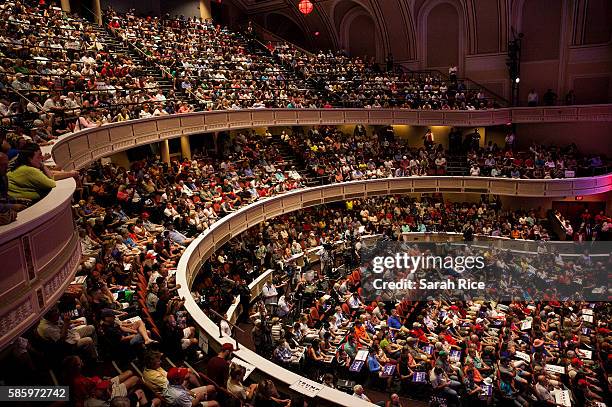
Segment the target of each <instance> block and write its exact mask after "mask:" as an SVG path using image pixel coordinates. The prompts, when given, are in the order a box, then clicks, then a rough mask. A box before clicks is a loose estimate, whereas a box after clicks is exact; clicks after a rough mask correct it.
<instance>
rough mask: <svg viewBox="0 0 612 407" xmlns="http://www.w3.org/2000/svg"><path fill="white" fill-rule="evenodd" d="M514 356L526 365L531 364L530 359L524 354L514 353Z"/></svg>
mask: <svg viewBox="0 0 612 407" xmlns="http://www.w3.org/2000/svg"><path fill="white" fill-rule="evenodd" d="M515 355H516V357H517V358H519V359H522V360H524V361H525V362H527V363H531V357H530V356H529V355H528V354H526V353H525V352H521V351H516V353H515Z"/></svg>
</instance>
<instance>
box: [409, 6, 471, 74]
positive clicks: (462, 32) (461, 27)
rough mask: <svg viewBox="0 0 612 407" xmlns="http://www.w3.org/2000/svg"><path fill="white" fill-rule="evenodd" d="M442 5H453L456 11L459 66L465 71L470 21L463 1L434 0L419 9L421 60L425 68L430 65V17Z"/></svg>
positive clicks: (460, 70) (445, 28)
mask: <svg viewBox="0 0 612 407" xmlns="http://www.w3.org/2000/svg"><path fill="white" fill-rule="evenodd" d="M439 6H442V7H445V6H446V7H448V6H450V7H452V8H453V9H454V11H455V13H456V22H457V25H456V37H457V59H456V62H457V67H458V68H459V72H460V73H462V72H463V71H464V66H465V55H466V45H467V44H468V38H467V36H468V33H467V29H466V28H467V27H468V23H467V21H466V15H467V13H466V12H465V10H464V6H463V2H457V1H454V0H432V1H427V2H424V3H423V6H422V7H421V8H420V9H419V12H418V17H417V24H418V57H419V60H420V61H421V66H422V67H423V68H426V67H429V66H430V64H429V63H428V53H430V52H431V51H428V42H429V38H428V32H429V28H430V27H428V26H429V21H428V20H429V17H430V14H431V12H432V11H433V10H435V9H436V8H438V7H439ZM447 24H448V22H447ZM447 28H448V25H447V26H442V27H441V29H442V30H443V31H446V30H447Z"/></svg>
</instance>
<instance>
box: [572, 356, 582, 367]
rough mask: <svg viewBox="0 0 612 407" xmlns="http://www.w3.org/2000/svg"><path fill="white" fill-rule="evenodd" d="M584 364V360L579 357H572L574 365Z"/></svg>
mask: <svg viewBox="0 0 612 407" xmlns="http://www.w3.org/2000/svg"><path fill="white" fill-rule="evenodd" d="M583 364H584V362H583V361H582V360H580V359H578V358H573V359H572V365H578V366H582V365H583Z"/></svg>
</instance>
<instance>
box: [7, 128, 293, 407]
mask: <svg viewBox="0 0 612 407" xmlns="http://www.w3.org/2000/svg"><path fill="white" fill-rule="evenodd" d="M218 143H219V144H218V146H217V147H218V149H219V150H218V151H219V152H220V156H219V157H220V158H215V157H211V156H207V155H202V154H201V155H195V156H194V158H193V159H192V160H184V161H181V162H173V163H171V164H170V165H166V164H162V163H159V162H156V161H146V160H143V161H138V162H135V163H133V165H132V166H131V168H130V169H125V168H122V167H118V166H116V165H114V164H101V163H98V164H96V165H94V166H92V167H91V168H90V169H88V171H87V172H86V173H85V174H84V175H83V179H82V183H81V186H82V189H81V190H80V191H78V193H80V194H81V195H82V199H81V200H80V201H79V202H78V204H76V205H75V206H74V212H75V217H76V218H75V223H76V225H77V228H78V231H79V236H80V239H81V249H82V255H83V257H82V261H81V265H80V270H79V272H78V277H77V279H76V280H75V281H74V282H73V283H72V284H71V285H70V286H69V289H68V292H67V293H66V294H65V295H64V296H63V297H62V299H61V300H60V302H59V304H58V306H57V307H54V308H53V309H52V310H51V311H49V312H48V313H47V314H46V315H45V316H44V318H43V319H42V320H41V322H40V324H39V325H38V327H37V328H36V329H35V330H34V332H32V333H31V334H30V335H27V336H24V337H21V338H19V339H18V340H16V341H15V342H14V344H13V347H14V356H15V358H14V360H13V362H14V363H15V366H16V368H17V369H18V374H16V375H15V377H13V378H10V377H7V378H6V380H9V381H11V380H14V381H15V383H19V382H20V380H21V381H22V383H30V382H32V380H34V381H35V380H39V379H41V377H42V376H41V375H42V374H43V373H44V368H46V367H49V368H52V369H57V372H58V375H57V377H58V380H59V381H60V382H61V383H62V384H65V385H69V386H70V388H71V395H73V397H74V401H75V403H76V405H85V406H94V405H109V403H111V401H112V402H113V403H115V402H117V403H118V402H119V401H120V400H122V399H121V397H124V396H128V397H129V398H130V399H131V400H132V402H131V403H132V404H131V405H136V404H135V403H136V402H138V403H140V405H154V406H155V405H159V404H160V402H162V401H163V402H165V403H167V405H175V406H179V405H180V406H184V405H187V404H186V400H187V401H189V403H191V402H194V403H199V402H204V405H208V406H217V405H224V406H225V405H240V404H239V402H240V401H239V400H238V398H237V397H236V396H233V395H232V393H231V392H228V391H227V389H234V390H236V389H237V388H238V387H239V386H238V382H237V380H239V375H237V373H238V372H235V373H236V374H233V376H232V378H233V379H232V381H231V382H228V377H224V369H225V368H226V367H227V369H228V372H227V373H229V364H228V365H227V366H226V365H225V363H227V362H224V361H225V360H226V359H228V358H229V356H230V355H231V350H229V349H226V348H224V350H223V352H225V356H224V357H223V358H221V359H219V358H212V359H211V361H210V362H209V363H208V365H207V367H206V369H203V370H205V371H206V373H207V375H209V376H207V375H201V374H200V372H201V370H200V369H198V370H191V369H190V368H189V365H185V366H186V367H185V368H183V367H170V366H168V364H169V363H171V361H168V360H166V359H164V357H166V356H167V357H169V358H172V359H173V360H175V361H177V362H178V361H182V360H190V361H192V362H198V363H200V364H202V363H204V362H202V361H201V359H202V358H203V355H202V354H201V352H199V348H198V346H197V345H198V340H197V337H196V336H195V329H194V328H193V326H192V325H191V323H190V321H189V317H188V315H186V312H185V310H184V308H183V300H182V299H180V298H178V297H177V289H178V288H180V286H178V285H177V284H176V282H175V280H174V271H175V268H176V264H177V262H178V259H179V258H180V256H181V254H182V252H183V250H184V248H185V247H186V246H187V245H188V244H189V243H190V242H191V240H193V237H194V236H196V235H197V234H199V233H201V232H202V231H203V230H205V229H206V228H208V227H209V226H210V225H211V224H212V223H214V222H215V221H216V220H217V219H218V218H221V217H223V216H225V215H227V214H229V213H231V212H232V211H235V210H236V209H237V208H239V207H241V206H242V205H246V204H247V203H249V202H252V201H253V200H255V199H258V198H259V197H262V196H268V195H272V194H278V193H282V192H284V191H286V190H289V189H292V188H297V187H299V186H300V182H301V181H300V176H299V174H297V173H296V172H295V171H293V170H292V169H291V168H289V167H288V166H287V165H286V163H284V162H283V161H282V159H280V158H279V156H278V152H277V151H275V149H274V147H273V146H271V145H269V140H266V139H263V138H261V137H257V138H255V139H254V138H253V136H252V135H246V134H242V135H239V136H238V137H237V138H234V139H233V140H231V141H230V140H229V139H225V141H223V140H222V139H219V141H218ZM30 146H31V147H32V149H33V150H35V151H33V152H32V151H30ZM26 147H27V148H24V149H22V150H21V151H20V152H19V155H18V156H17V160H18V162H19V163H22V162H23V164H20V167H18V168H21V166H26V167H28V171H33V168H30V167H36V171H40V170H38V169H37V168H39V167H40V165H38V166H37V165H34V163H33V161H36V162H37V163H38V164H40V160H41V158H42V155H41V153H40V148H39V147H38V146H36V145H35V144H33V143H30V144H29V145H26ZM26 153H27V154H26ZM221 157H226V158H221ZM47 171H50V170H48V169H46V167H43V171H41V174H40V175H41V176H46V177H47V178H48V179H49V180H50V179H51V177H52V176H53V174H51V173H47ZM43 172H44V173H43ZM76 175H77V174H72V173H70V174H68V176H76ZM79 176H80V175H79ZM13 181H14V180H13V178H10V182H11V184H10V186H9V191H11V193H14V192H16V191H17V190H14V189H13V188H12V186H13ZM49 182H51V181H49ZM30 187H31V188H32V189H31V190H29V192H32V193H34V192H36V193H42V192H43V191H42V190H41V189H40V188H43V187H45V188H50V187H51V185H43V184H41V185H30ZM20 196H21V195H20ZM31 198H35V197H34V196H31ZM162 353H163V355H164V356H163V357H162ZM41 354H45V356H44V357H41V356H40V355H41ZM33 360H36V365H37V366H36V367H32V364H33V363H34V362H33ZM111 360H114V361H116V362H117V363H118V365H119V366H121V368H119V370H120V371H119V372H111V373H112V375H111V374H110V373H109V372H108V370H106V368H108V365H107V363H108V362H110V361H111ZM24 361H25V362H27V363H28V364H27V365H25V366H26V367H20V363H23V362H24ZM130 362H134V363H135V364H134V365H130ZM30 367H31V368H32V372H34V373H35V374H34V375H33V376H31V377H29V378H28V374H30V373H32V372H29V371H28V370H27V369H28V368H30ZM24 369H25V370H24ZM41 369H42V370H41ZM137 369H138V370H137ZM6 372H8V370H7V371H5V373H6ZM215 372H217V373H215ZM217 380H223V381H217ZM32 383H33V382H32ZM255 389H258V390H257V391H255ZM250 394H251V396H252V397H253V400H260V401H259V402H256V403H255V405H260V406H267V405H270V404H266V403H267V401H269V400H270V398H271V397H275V398H279V399H280V396H278V392H277V391H276V390H275V388H274V384H273V383H271V382H267V381H266V382H263V383H259V385H257V386H251V387H250ZM232 403H238V404H232ZM113 405H115V404H113ZM119 405H122V404H119ZM127 405H130V404H129V402H128V404H127ZM189 405H191V404H189ZM194 405H195V404H194Z"/></svg>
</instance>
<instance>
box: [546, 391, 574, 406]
mask: <svg viewBox="0 0 612 407" xmlns="http://www.w3.org/2000/svg"><path fill="white" fill-rule="evenodd" d="M551 393H552V394H554V396H555V402H556V403H557V404H559V405H562V406H566V407H572V400H571V399H570V393H569V390H561V389H555V390H553V391H552V392H551Z"/></svg>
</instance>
